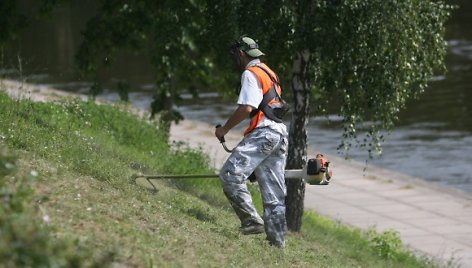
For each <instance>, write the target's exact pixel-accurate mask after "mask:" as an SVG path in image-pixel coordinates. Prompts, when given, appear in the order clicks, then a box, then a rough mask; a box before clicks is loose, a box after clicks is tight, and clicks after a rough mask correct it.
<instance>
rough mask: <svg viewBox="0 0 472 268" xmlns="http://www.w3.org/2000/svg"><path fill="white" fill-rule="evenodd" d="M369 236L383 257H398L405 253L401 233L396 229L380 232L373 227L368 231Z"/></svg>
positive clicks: (373, 245)
mask: <svg viewBox="0 0 472 268" xmlns="http://www.w3.org/2000/svg"><path fill="white" fill-rule="evenodd" d="M367 237H368V238H369V241H370V243H371V245H372V247H374V249H375V250H376V251H377V252H378V254H379V256H381V257H383V258H386V259H396V258H398V256H399V255H401V254H404V253H405V249H404V248H403V244H402V241H401V239H400V235H399V233H398V232H396V231H395V230H387V231H384V232H382V233H380V234H379V233H377V232H376V231H375V230H373V229H371V230H369V231H368V232H367Z"/></svg>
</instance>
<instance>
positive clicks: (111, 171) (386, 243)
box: [0, 92, 435, 267]
mask: <svg viewBox="0 0 472 268" xmlns="http://www.w3.org/2000/svg"><path fill="white" fill-rule="evenodd" d="M126 110H127V108H126V106H121V107H112V106H110V105H97V104H95V103H93V102H83V101H79V100H69V101H64V102H61V103H33V102H30V101H27V100H23V101H15V100H11V99H10V98H9V97H7V96H6V95H5V94H3V93H1V92H0V115H1V116H0V140H1V143H3V144H4V145H6V146H7V147H9V148H10V149H11V150H14V151H15V154H16V156H17V157H18V161H17V165H18V167H19V173H17V175H15V176H16V177H22V176H27V174H29V173H30V171H31V170H35V171H37V172H38V173H39V175H38V176H37V177H35V179H34V184H32V185H33V186H32V187H34V189H35V191H34V192H33V193H32V194H31V195H32V196H33V198H32V201H28V203H29V204H30V205H31V206H32V207H35V208H39V209H37V210H36V212H35V213H32V214H28V215H30V217H32V218H34V219H35V220H31V221H29V222H30V224H38V223H37V222H38V221H37V218H43V219H44V217H45V216H47V218H48V219H49V220H48V221H47V223H44V222H42V223H40V225H41V226H40V227H41V228H45V229H47V230H49V231H48V232H49V234H50V239H51V240H59V241H75V242H74V243H73V245H72V247H77V248H82V249H90V250H85V251H83V250H82V251H78V254H79V253H80V254H81V255H80V256H81V257H80V258H86V259H88V260H89V262H83V263H85V264H87V265H92V264H93V263H101V264H102V265H105V264H104V263H105V262H104V261H103V260H104V257H103V256H106V258H105V260H106V261H107V262H106V263H107V265H114V264H121V265H124V266H129V267H431V266H435V264H434V263H433V262H431V261H429V260H427V259H422V258H417V257H414V256H413V255H412V254H411V253H409V252H407V251H405V250H404V248H403V247H402V246H401V242H399V240H398V237H396V236H395V235H393V236H391V235H388V234H387V235H386V234H378V233H375V232H371V233H370V234H366V233H364V232H361V231H360V230H356V229H351V228H348V227H346V226H343V225H341V224H339V223H337V222H334V221H331V220H329V219H326V218H323V217H321V216H319V215H317V214H315V213H306V215H305V216H304V221H303V229H302V232H300V233H289V234H288V236H287V247H286V248H285V249H284V250H280V249H277V248H274V247H271V246H269V245H268V244H267V243H266V241H265V236H264V235H256V236H241V235H240V234H239V233H238V227H239V224H238V220H237V218H236V216H235V215H234V213H233V212H232V210H231V209H230V207H229V205H228V203H227V201H226V199H225V197H224V195H223V194H222V192H221V188H220V185H219V182H218V180H205V179H203V180H193V181H191V182H179V183H170V182H165V181H161V182H157V185H158V188H159V191H158V192H153V191H149V190H148V189H146V188H143V187H140V186H138V185H135V184H133V183H131V182H130V179H129V178H130V177H131V175H132V174H134V173H136V172H144V173H168V174H189V173H197V174H199V173H200V174H206V173H208V172H213V171H212V170H211V169H210V168H209V166H208V159H207V157H206V156H205V155H203V154H202V153H201V152H198V151H195V150H191V149H189V148H187V147H186V146H185V145H179V146H169V145H168V144H167V141H166V133H163V131H161V130H160V128H159V124H156V123H154V122H149V121H146V120H142V119H140V118H139V117H138V116H136V115H134V114H132V113H130V112H129V111H126ZM0 162H1V161H0ZM0 175H1V174H0ZM0 178H1V176H0ZM5 178H6V177H4V178H2V180H3V179H5ZM10 179H11V178H10ZM253 191H256V190H255V189H253ZM256 202H258V206H259V208H260V201H256ZM40 222H41V221H40ZM38 228H39V227H38ZM1 239H2V238H0V240H1ZM399 243H400V244H399ZM34 250H40V249H38V248H35V249H34ZM7 256H8V255H7ZM2 258H6V257H5V256H3V255H2ZM90 260H97V262H91V261H90ZM0 263H6V262H2V261H1V260H0ZM0 266H2V265H0Z"/></svg>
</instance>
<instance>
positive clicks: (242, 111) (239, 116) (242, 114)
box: [215, 105, 254, 140]
mask: <svg viewBox="0 0 472 268" xmlns="http://www.w3.org/2000/svg"><path fill="white" fill-rule="evenodd" d="M253 109H254V107H252V106H251V105H239V106H238V109H236V111H234V113H233V114H232V115H231V117H230V118H229V119H228V121H226V124H225V125H224V126H222V127H218V128H216V130H215V136H216V137H217V138H218V139H219V140H220V139H221V138H222V137H223V136H224V135H226V133H228V132H229V131H230V130H231V129H232V128H233V127H235V126H236V125H237V124H239V123H241V122H242V121H243V120H244V119H246V118H248V117H249V115H250V114H251V112H252V110H253Z"/></svg>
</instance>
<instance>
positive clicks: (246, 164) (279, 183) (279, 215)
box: [220, 128, 288, 247]
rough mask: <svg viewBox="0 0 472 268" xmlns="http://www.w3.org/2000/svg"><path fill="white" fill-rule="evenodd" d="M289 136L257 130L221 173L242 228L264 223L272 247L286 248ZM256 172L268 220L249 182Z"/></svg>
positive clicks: (230, 157) (231, 157)
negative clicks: (249, 178) (286, 178)
mask: <svg viewBox="0 0 472 268" xmlns="http://www.w3.org/2000/svg"><path fill="white" fill-rule="evenodd" d="M287 143H288V142H287V137H286V136H284V135H281V134H279V133H278V132H276V131H274V130H272V129H270V128H256V129H254V130H253V131H252V132H251V133H249V134H248V135H247V136H246V137H244V139H243V140H242V141H241V142H240V143H239V144H238V146H237V147H236V148H235V149H234V151H233V152H232V153H231V155H230V156H229V158H228V159H227V160H226V162H225V164H224V165H223V168H222V169H221V171H220V179H221V182H222V184H223V191H224V193H225V195H226V197H227V198H228V200H229V201H230V203H231V206H232V207H233V208H234V210H235V212H236V214H237V215H238V217H239V219H240V220H241V225H242V226H246V225H251V224H262V223H264V228H265V232H266V235H267V239H268V240H269V242H270V243H271V244H274V245H276V246H280V247H283V246H285V238H284V236H285V231H286V221H285V195H286V193H287V190H286V186H285V179H284V169H285V161H286V157H287ZM253 171H254V172H255V175H256V177H257V182H258V184H259V187H260V191H261V195H262V201H263V206H264V221H263V220H262V219H261V217H260V216H259V214H258V213H257V211H256V209H255V207H254V204H253V202H252V197H251V194H250V192H249V191H248V189H247V185H246V179H247V177H248V176H249V175H250V174H251V173H252V172H253Z"/></svg>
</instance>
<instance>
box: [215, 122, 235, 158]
mask: <svg viewBox="0 0 472 268" xmlns="http://www.w3.org/2000/svg"><path fill="white" fill-rule="evenodd" d="M219 127H221V125H220V124H218V125H216V128H219ZM218 140H220V143H221V145H223V148H224V149H225V151H227V152H228V153H231V152H232V151H233V150H232V149H229V148H228V147H227V146H226V140H225V137H224V136H223V137H221V139H218Z"/></svg>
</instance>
